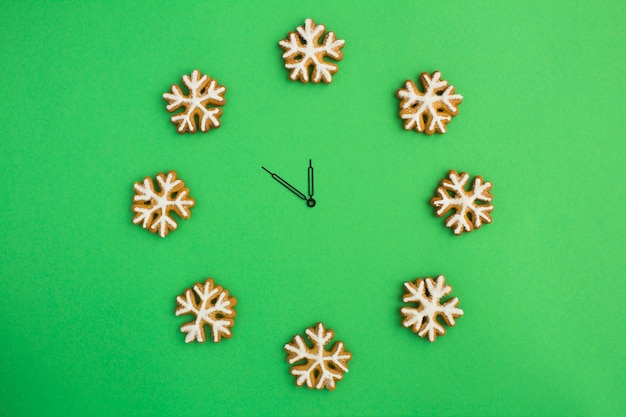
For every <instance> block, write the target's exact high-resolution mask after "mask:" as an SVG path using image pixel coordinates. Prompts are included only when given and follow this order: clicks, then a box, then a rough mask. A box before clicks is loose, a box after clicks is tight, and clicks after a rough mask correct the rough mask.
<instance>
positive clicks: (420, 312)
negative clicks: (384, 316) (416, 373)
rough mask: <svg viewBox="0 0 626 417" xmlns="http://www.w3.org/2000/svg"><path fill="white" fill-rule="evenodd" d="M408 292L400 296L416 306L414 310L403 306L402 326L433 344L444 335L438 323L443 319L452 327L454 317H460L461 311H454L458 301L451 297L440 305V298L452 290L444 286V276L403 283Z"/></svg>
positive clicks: (444, 332)
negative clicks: (438, 319)
mask: <svg viewBox="0 0 626 417" xmlns="http://www.w3.org/2000/svg"><path fill="white" fill-rule="evenodd" d="M404 288H406V290H407V292H406V293H405V294H404V295H403V296H402V301H404V302H405V303H417V307H402V308H401V309H400V312H401V313H402V316H403V320H402V325H403V326H404V327H409V328H411V330H412V331H413V332H415V333H417V334H418V335H419V336H420V337H425V336H428V340H430V341H431V342H434V341H435V339H436V338H437V335H440V336H443V335H444V334H446V329H445V328H444V327H443V326H442V325H441V323H439V322H438V321H437V317H438V316H441V317H443V319H444V321H445V322H446V324H447V325H448V326H454V324H455V318H457V317H461V316H462V315H463V310H461V309H460V308H457V307H456V306H457V304H458V303H459V299H458V298H456V297H454V298H451V299H449V300H448V301H446V302H445V303H443V304H442V303H441V298H442V297H445V296H446V295H448V294H450V293H451V292H452V287H450V286H449V285H446V279H445V278H444V276H443V275H439V276H438V277H437V281H433V279H432V278H418V279H416V280H415V282H405V283H404Z"/></svg>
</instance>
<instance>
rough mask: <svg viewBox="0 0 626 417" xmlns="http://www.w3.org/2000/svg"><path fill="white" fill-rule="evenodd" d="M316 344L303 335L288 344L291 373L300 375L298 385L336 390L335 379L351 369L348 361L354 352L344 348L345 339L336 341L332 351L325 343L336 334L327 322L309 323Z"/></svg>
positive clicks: (312, 339) (310, 337)
mask: <svg viewBox="0 0 626 417" xmlns="http://www.w3.org/2000/svg"><path fill="white" fill-rule="evenodd" d="M305 333H306V335H307V336H308V338H309V340H310V341H311V343H312V346H309V345H308V344H307V343H306V342H305V341H304V340H303V339H302V337H301V336H300V335H296V336H294V338H293V342H291V343H288V344H286V345H285V351H286V352H287V362H289V364H290V365H293V366H292V367H291V374H292V375H293V376H295V377H296V385H298V386H302V385H304V384H306V386H307V387H309V388H316V389H320V390H321V389H323V388H324V387H326V388H328V389H329V390H331V391H332V390H334V389H335V388H336V386H335V380H337V381H338V380H340V379H342V378H343V374H344V373H345V372H348V361H349V360H350V359H352V354H351V353H350V352H348V351H345V350H344V349H343V343H342V342H336V343H335V344H334V345H333V346H332V348H331V350H330V351H327V350H325V349H324V346H325V345H326V344H327V343H328V342H329V341H330V340H331V339H332V338H333V337H334V335H335V334H334V333H333V331H332V330H330V329H328V330H326V329H325V328H324V324H323V323H318V324H317V325H316V326H315V328H313V327H309V328H308V329H306V331H305Z"/></svg>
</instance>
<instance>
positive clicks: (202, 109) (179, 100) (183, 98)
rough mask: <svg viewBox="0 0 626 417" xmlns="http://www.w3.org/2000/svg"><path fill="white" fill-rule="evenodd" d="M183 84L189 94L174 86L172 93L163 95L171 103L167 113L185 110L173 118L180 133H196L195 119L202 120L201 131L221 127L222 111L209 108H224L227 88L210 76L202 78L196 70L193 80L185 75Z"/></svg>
mask: <svg viewBox="0 0 626 417" xmlns="http://www.w3.org/2000/svg"><path fill="white" fill-rule="evenodd" d="M183 83H184V84H185V86H186V87H187V89H188V90H189V94H188V95H185V94H183V92H182V90H181V89H180V87H179V86H178V85H176V84H174V85H172V92H171V93H165V94H163V98H164V99H165V100H166V101H167V102H168V103H169V104H168V105H167V107H166V109H167V111H169V112H173V111H175V110H176V109H178V108H180V107H184V108H185V110H184V111H183V112H181V113H178V114H175V115H173V116H172V117H171V119H170V120H171V121H172V123H175V124H177V125H178V132H179V133H184V132H185V131H187V130H188V131H189V132H190V133H193V132H195V131H196V123H195V117H196V116H197V117H199V119H200V130H201V131H202V132H207V131H208V130H209V129H210V128H211V127H219V126H220V121H219V116H220V115H221V114H222V109H220V108H217V107H211V108H207V106H208V105H210V104H213V105H219V106H223V105H224V104H225V103H226V100H225V99H224V97H223V94H224V92H225V91H226V87H224V86H218V84H217V82H216V81H215V80H212V79H210V78H209V76H208V75H203V76H200V71H198V70H194V71H193V72H192V73H191V78H190V77H189V76H188V75H183Z"/></svg>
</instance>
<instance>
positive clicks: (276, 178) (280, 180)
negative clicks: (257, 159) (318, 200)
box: [261, 167, 307, 201]
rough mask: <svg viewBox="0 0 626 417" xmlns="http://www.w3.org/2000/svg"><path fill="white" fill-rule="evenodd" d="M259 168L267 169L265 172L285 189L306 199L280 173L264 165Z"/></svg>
mask: <svg viewBox="0 0 626 417" xmlns="http://www.w3.org/2000/svg"><path fill="white" fill-rule="evenodd" d="M261 168H263V169H264V170H265V171H267V173H268V174H270V175H271V176H272V178H274V179H275V180H276V181H277V182H278V183H279V184H280V185H282V186H283V187H285V188H286V189H288V190H289V191H291V192H292V193H294V194H295V195H297V196H298V198H300V199H302V200H304V201H306V200H307V198H306V196H305V195H304V194H303V193H302V192H300V191H299V190H298V189H297V188H296V187H294V186H293V185H291V184H289V183H288V182H287V181H285V180H284V179H282V178H281V177H280V175H278V174H275V173H273V172H271V171H270V170H269V169H267V168H265V167H261Z"/></svg>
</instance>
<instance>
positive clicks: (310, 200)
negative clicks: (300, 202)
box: [306, 198, 315, 207]
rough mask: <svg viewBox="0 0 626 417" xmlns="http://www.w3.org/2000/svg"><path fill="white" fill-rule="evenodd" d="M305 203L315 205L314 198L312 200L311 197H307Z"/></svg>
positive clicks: (310, 205)
mask: <svg viewBox="0 0 626 417" xmlns="http://www.w3.org/2000/svg"><path fill="white" fill-rule="evenodd" d="M306 205H307V206H309V207H315V200H313V199H312V198H309V199H308V200H307V201H306Z"/></svg>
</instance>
